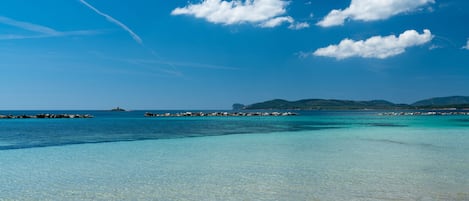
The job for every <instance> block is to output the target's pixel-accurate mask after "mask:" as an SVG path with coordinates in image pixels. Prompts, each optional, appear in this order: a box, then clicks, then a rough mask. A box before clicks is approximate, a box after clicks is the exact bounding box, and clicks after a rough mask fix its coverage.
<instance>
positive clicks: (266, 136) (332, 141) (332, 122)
mask: <svg viewBox="0 0 469 201" xmlns="http://www.w3.org/2000/svg"><path fill="white" fill-rule="evenodd" d="M145 112H153V113H165V112H172V113H175V112H179V111H130V112H109V111H0V114H4V115H7V114H13V115H20V114H26V115H28V114H39V113H56V114H63V113H68V114H75V113H76V114H91V115H93V116H94V118H92V119H0V200H1V201H6V200H22V201H23V200H106V201H107V200H163V201H166V200H197V201H199V200H204V201H206V200H223V201H224V200H259V201H263V200H292V201H301V200H308V201H354V200H356V201H375V200H393V201H394V200H403V201H407V200H416V201H432V200H444V201H453V200H455V201H459V200H461V201H462V200H465V201H467V200H469V115H466V116H464V115H460V116H380V115H378V113H379V112H380V111H294V112H297V113H298V114H299V115H297V116H253V117H144V113H145Z"/></svg>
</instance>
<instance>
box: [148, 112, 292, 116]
mask: <svg viewBox="0 0 469 201" xmlns="http://www.w3.org/2000/svg"><path fill="white" fill-rule="evenodd" d="M295 115H298V114H297V113H293V112H207V113H205V112H180V113H161V114H158V113H150V112H147V113H145V117H251V116H295Z"/></svg>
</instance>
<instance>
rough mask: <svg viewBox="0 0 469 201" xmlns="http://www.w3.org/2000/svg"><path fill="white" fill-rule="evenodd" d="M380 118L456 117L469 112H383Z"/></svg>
mask: <svg viewBox="0 0 469 201" xmlns="http://www.w3.org/2000/svg"><path fill="white" fill-rule="evenodd" d="M378 115H380V116H455V115H469V112H460V111H459V112H458V111H437V112H434V111H431V112H382V113H379V114H378Z"/></svg>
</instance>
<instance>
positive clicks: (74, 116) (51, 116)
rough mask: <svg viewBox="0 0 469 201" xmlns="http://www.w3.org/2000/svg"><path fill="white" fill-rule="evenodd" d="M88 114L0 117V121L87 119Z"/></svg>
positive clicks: (90, 116) (89, 116)
mask: <svg viewBox="0 0 469 201" xmlns="http://www.w3.org/2000/svg"><path fill="white" fill-rule="evenodd" d="M89 118H93V116H92V115H90V114H36V115H24V114H23V115H0V119H89Z"/></svg>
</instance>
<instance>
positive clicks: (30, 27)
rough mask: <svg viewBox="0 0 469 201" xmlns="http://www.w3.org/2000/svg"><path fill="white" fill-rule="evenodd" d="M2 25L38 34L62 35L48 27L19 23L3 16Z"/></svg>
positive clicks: (1, 17)
mask: <svg viewBox="0 0 469 201" xmlns="http://www.w3.org/2000/svg"><path fill="white" fill-rule="evenodd" d="M0 23H2V24H7V25H10V26H14V27H18V28H22V29H25V30H29V31H33V32H37V33H42V34H46V35H59V34H60V32H58V31H56V30H54V29H52V28H49V27H46V26H42V25H37V24H33V23H29V22H22V21H17V20H14V19H10V18H7V17H3V16H0Z"/></svg>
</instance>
